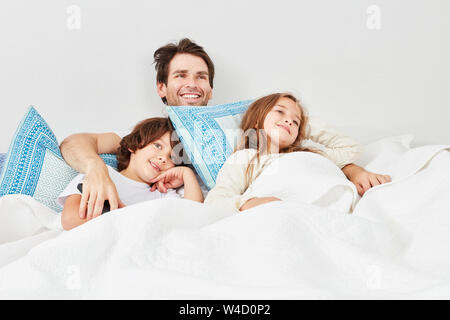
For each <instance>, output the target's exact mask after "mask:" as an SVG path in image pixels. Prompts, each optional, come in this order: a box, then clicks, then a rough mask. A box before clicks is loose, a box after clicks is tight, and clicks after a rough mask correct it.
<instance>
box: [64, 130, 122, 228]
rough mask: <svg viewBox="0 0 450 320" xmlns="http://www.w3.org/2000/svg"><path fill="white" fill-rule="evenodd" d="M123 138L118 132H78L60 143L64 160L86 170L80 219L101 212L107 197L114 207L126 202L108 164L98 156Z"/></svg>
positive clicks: (109, 151)
mask: <svg viewBox="0 0 450 320" xmlns="http://www.w3.org/2000/svg"><path fill="white" fill-rule="evenodd" d="M120 141H121V139H120V137H119V136H118V135H117V134H115V133H103V134H95V133H79V134H74V135H71V136H69V137H67V138H66V139H64V141H63V142H62V143H61V146H60V149H61V154H62V155H63V157H64V160H65V161H66V162H67V163H68V164H69V165H70V166H71V167H72V168H74V169H75V170H77V171H79V172H81V173H84V174H85V178H84V181H83V195H82V197H81V202H80V210H79V215H80V219H84V218H86V219H87V220H90V219H92V218H95V217H97V216H99V215H101V213H102V209H103V203H104V201H105V200H108V201H109V203H110V206H111V210H114V209H117V208H119V207H122V206H123V203H122V202H121V201H120V199H119V196H118V194H117V190H116V186H115V185H114V183H113V182H112V180H111V178H110V177H109V173H108V168H107V167H106V164H105V163H104V162H103V160H102V159H101V158H100V156H99V154H100V153H116V152H117V149H118V148H119V146H120Z"/></svg>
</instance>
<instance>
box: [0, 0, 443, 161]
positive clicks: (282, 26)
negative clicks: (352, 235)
mask: <svg viewBox="0 0 450 320" xmlns="http://www.w3.org/2000/svg"><path fill="white" fill-rule="evenodd" d="M70 5H76V6H78V8H79V9H80V10H81V11H80V13H81V20H80V27H81V28H80V29H74V30H73V29H71V28H69V27H68V26H70V27H74V26H75V27H76V25H77V24H76V22H77V21H76V19H75V20H74V19H73V18H74V17H75V16H74V14H73V13H68V12H67V9H68V8H70ZM371 5H376V6H377V8H379V9H380V10H381V16H377V15H376V13H373V12H369V13H367V9H368V8H369V6H371ZM377 17H381V20H377ZM75 18H76V17H75ZM379 21H381V25H379V26H380V29H371V28H373V27H375V26H377V23H378V22H379ZM368 22H369V27H368V25H367V23H368ZM185 36H187V37H190V38H191V39H193V40H195V41H197V42H198V43H199V44H201V45H203V46H204V47H205V48H206V49H207V51H208V52H209V54H210V55H211V57H212V58H213V60H214V62H215V64H216V68H217V74H216V79H215V89H214V98H213V101H212V102H211V104H218V103H225V102H230V101H235V100H241V99H248V98H254V97H259V96H261V95H264V94H267V93H271V92H273V91H277V90H290V91H293V92H294V93H296V94H298V95H299V96H300V97H301V98H302V99H303V101H304V103H305V105H306V106H307V107H308V109H309V110H310V113H312V114H318V115H320V116H321V117H322V118H323V119H324V120H326V121H328V122H331V123H333V124H334V125H336V126H337V127H340V128H345V130H346V131H347V132H348V133H350V134H352V135H354V136H355V137H356V138H358V139H359V140H360V141H362V142H368V141H370V140H373V139H376V138H379V137H381V136H382V135H393V134H402V133H407V132H411V133H414V134H415V135H416V145H419V144H424V143H442V144H444V143H450V130H449V129H448V127H447V126H448V125H447V123H448V119H449V118H450V111H449V110H450V109H449V104H450V103H449V101H450V60H449V57H450V41H449V39H450V1H448V0H429V1H425V0H423V1H419V0H414V1H408V0H390V1H388V0H385V1H382V0H370V1H368V0H340V1H333V0H319V1H317V0H316V1H305V0H303V1H288V0H277V1H265V0H264V1H262V0H259V1H254V0H251V1H244V0H226V1H212V0H191V1H181V0H170V1H144V0H129V1H118V0H95V1H93V0H72V1H66V0H42V1H32V0H28V1H24V0H2V1H1V2H0V108H1V112H0V117H1V118H0V134H1V138H0V151H3V152H6V150H7V148H8V145H9V141H10V139H11V137H12V135H13V133H14V130H15V128H16V126H17V124H18V122H19V121H20V119H21V117H22V116H23V114H24V112H25V111H26V109H27V107H28V105H30V104H31V105H34V106H36V107H37V109H38V111H39V112H40V113H41V114H42V115H43V116H44V118H45V119H47V121H48V122H49V124H50V125H51V127H52V128H53V129H54V132H55V134H56V136H57V137H58V139H60V140H62V139H63V138H64V137H66V136H67V135H69V134H70V133H73V132H86V131H87V132H89V131H92V132H105V131H110V130H113V129H123V128H128V127H131V126H132V125H133V124H134V123H135V122H137V121H138V120H140V119H143V118H145V117H148V116H152V115H158V114H160V112H161V110H162V103H161V100H160V99H159V97H158V96H157V94H156V90H155V71H154V67H153V65H152V62H153V60H152V56H153V52H154V50H155V49H157V48H158V47H159V46H161V45H164V44H166V43H167V42H169V41H174V40H178V39H180V38H182V37H185Z"/></svg>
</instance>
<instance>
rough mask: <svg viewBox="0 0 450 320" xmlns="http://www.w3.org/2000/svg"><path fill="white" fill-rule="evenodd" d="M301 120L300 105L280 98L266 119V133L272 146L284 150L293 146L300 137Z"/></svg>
mask: <svg viewBox="0 0 450 320" xmlns="http://www.w3.org/2000/svg"><path fill="white" fill-rule="evenodd" d="M300 119H301V112H300V108H299V107H298V105H297V104H296V103H295V102H294V101H292V100H291V99H289V98H285V97H283V98H280V99H279V100H278V101H277V103H276V104H275V106H274V107H273V108H272V109H271V110H270V111H269V113H268V114H267V115H266V118H265V119H264V131H265V132H266V134H267V135H268V136H269V137H270V139H271V143H272V146H274V145H275V146H278V148H279V149H283V148H286V147H288V146H290V145H292V144H293V143H294V141H295V139H297V136H298V130H299V126H300Z"/></svg>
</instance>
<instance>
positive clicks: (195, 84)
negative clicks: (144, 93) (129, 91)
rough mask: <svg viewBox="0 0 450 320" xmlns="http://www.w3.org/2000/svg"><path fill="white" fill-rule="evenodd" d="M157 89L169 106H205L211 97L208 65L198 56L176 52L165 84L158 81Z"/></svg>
mask: <svg viewBox="0 0 450 320" xmlns="http://www.w3.org/2000/svg"><path fill="white" fill-rule="evenodd" d="M157 89H158V94H159V96H160V97H161V98H164V97H166V99H167V104H168V105H169V106H206V105H207V104H208V101H209V100H210V99H211V98H212V88H211V85H210V84H209V73H208V66H207V65H206V63H205V61H204V60H203V59H202V58H200V57H197V56H194V55H192V54H187V53H178V54H176V55H175V56H174V57H173V59H172V60H171V61H170V63H169V75H168V77H167V85H166V84H164V83H158V84H157Z"/></svg>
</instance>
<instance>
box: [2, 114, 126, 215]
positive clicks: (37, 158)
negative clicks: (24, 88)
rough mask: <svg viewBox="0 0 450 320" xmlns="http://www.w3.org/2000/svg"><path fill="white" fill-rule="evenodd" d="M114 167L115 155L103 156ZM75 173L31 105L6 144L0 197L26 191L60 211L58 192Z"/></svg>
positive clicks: (115, 163)
mask: <svg viewBox="0 0 450 320" xmlns="http://www.w3.org/2000/svg"><path fill="white" fill-rule="evenodd" d="M102 158H103V159H104V161H105V163H106V164H108V165H110V166H112V167H114V168H117V160H116V157H115V155H110V154H108V155H102ZM77 174H78V173H77V172H76V171H75V170H73V169H72V168H71V167H69V165H67V163H66V162H65V161H64V160H63V158H62V156H61V153H60V151H59V144H58V141H57V140H56V137H55V135H54V134H53V132H52V130H51V129H50V127H49V126H48V124H47V123H46V122H45V120H44V119H43V118H42V117H41V116H40V115H39V113H38V112H37V111H36V109H35V108H33V107H30V108H29V110H28V112H27V114H26V115H25V117H24V118H23V119H22V121H21V123H20V124H19V127H18V128H17V131H16V133H15V135H14V137H13V140H12V142H11V145H10V146H9V150H8V154H7V156H6V160H5V163H4V168H3V170H2V172H1V176H0V196H4V195H6V194H26V195H29V196H32V197H33V198H35V199H36V200H37V201H39V202H41V203H43V204H44V205H46V206H47V207H49V208H51V209H53V210H55V211H58V212H60V211H61V210H62V207H61V206H60V205H59V204H58V203H57V202H56V198H57V197H58V195H59V194H60V193H61V192H62V191H63V190H64V188H65V187H66V186H67V184H68V183H69V182H70V181H71V180H72V179H73V178H74V177H75V176H76V175H77Z"/></svg>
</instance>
